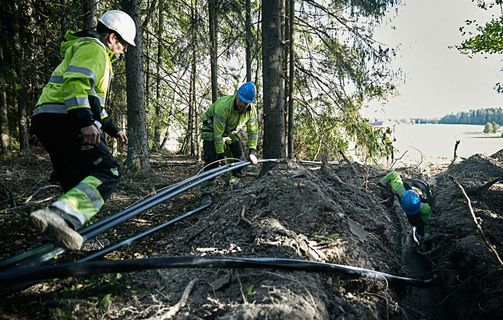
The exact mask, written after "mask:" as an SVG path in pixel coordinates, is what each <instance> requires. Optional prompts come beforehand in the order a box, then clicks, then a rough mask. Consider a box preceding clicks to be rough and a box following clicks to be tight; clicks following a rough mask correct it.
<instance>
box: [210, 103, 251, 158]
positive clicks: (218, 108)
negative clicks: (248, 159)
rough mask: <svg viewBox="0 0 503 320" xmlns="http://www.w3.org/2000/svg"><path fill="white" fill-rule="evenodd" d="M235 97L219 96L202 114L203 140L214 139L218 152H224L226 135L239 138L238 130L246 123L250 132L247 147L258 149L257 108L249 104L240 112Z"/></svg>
mask: <svg viewBox="0 0 503 320" xmlns="http://www.w3.org/2000/svg"><path fill="white" fill-rule="evenodd" d="M235 98H236V96H224V97H221V98H219V99H218V100H217V101H215V103H213V104H212V105H211V106H210V107H209V109H208V110H206V112H205V113H203V114H202V116H201V120H202V121H203V128H202V130H201V137H202V139H203V140H213V141H214V143H215V152H216V153H217V154H218V153H223V152H224V140H223V138H224V137H229V138H231V139H232V140H233V141H237V140H239V138H238V136H237V132H238V130H239V129H240V128H241V127H243V126H244V125H246V131H247V134H248V143H247V147H248V148H249V149H257V139H258V122H257V109H255V107H254V106H253V105H249V106H248V108H247V109H246V110H244V111H243V112H242V113H239V112H238V111H237V110H236V109H235V108H234V99H235Z"/></svg>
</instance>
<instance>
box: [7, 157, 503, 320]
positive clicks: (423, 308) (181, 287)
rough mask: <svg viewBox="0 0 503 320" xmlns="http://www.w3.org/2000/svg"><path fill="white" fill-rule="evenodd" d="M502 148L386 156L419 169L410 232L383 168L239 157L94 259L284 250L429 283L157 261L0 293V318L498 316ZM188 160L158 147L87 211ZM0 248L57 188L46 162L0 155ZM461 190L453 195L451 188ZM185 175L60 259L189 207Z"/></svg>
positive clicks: (26, 239)
mask: <svg viewBox="0 0 503 320" xmlns="http://www.w3.org/2000/svg"><path fill="white" fill-rule="evenodd" d="M502 161H503V155H501V154H495V155H493V156H492V157H485V156H480V155H474V156H472V157H470V158H468V159H460V160H459V161H458V162H456V163H453V164H451V165H449V166H447V167H443V168H438V167H429V168H425V169H418V168H416V167H404V168H399V169H397V171H399V172H400V174H401V175H402V176H404V177H408V178H419V179H422V180H424V181H426V182H428V183H429V184H430V186H431V190H432V193H433V198H434V199H433V201H432V208H433V212H434V214H433V217H432V227H433V237H432V240H431V247H429V248H428V249H425V248H420V247H418V246H417V245H416V244H415V243H414V242H413V241H412V240H411V233H410V225H409V224H408V222H407V220H406V218H405V216H404V214H403V213H402V211H401V209H400V207H399V205H398V202H397V201H396V200H395V199H394V198H393V196H392V195H391V194H389V193H388V192H387V191H386V190H383V189H381V188H378V187H377V185H376V183H377V181H378V179H379V178H381V177H382V176H383V175H384V174H385V173H386V171H384V170H383V169H379V168H374V167H370V166H362V165H360V164H357V163H347V162H341V163H339V164H333V165H325V166H306V165H300V164H298V163H296V162H282V163H279V164H276V165H275V166H274V167H273V168H272V169H271V170H270V171H269V172H268V173H267V174H266V175H263V176H258V175H256V174H255V173H256V170H255V171H254V169H255V168H251V169H250V170H249V171H248V172H247V174H246V175H245V178H244V179H242V181H240V182H239V184H238V185H236V186H234V187H232V188H230V187H226V186H225V185H224V184H223V183H222V181H221V179H217V182H218V184H217V187H216V188H215V193H214V197H213V198H214V203H213V205H212V206H211V207H209V208H208V209H206V210H205V211H203V212H201V213H199V214H197V215H195V216H193V217H191V218H190V219H188V220H184V221H183V222H180V223H178V224H176V225H175V226H173V227H171V228H169V229H166V230H163V231H161V232H158V233H156V234H155V235H153V236H150V237H148V238H146V239H143V240H141V241H137V242H134V243H132V244H130V245H129V246H128V247H127V248H125V249H122V250H119V251H116V252H113V253H110V254H108V255H107V256H106V258H107V259H113V260H120V259H142V258H147V257H157V256H219V255H222V256H234V257H270V258H272V257H275V258H294V259H303V260H310V261H318V262H327V263H335V264H339V265H347V266H353V267H361V268H366V269H371V270H376V271H380V272H385V273H388V274H391V275H398V276H403V277H410V278H417V279H430V278H434V281H435V285H434V286H432V287H429V288H416V287H407V286H397V285H394V284H392V283H388V282H387V281H385V280H383V279H369V278H363V277H362V278H358V277H346V276H344V275H341V274H329V273H316V272H307V271H284V270H275V269H222V268H220V269H219V268H213V269H211V268H210V269H184V268H179V269H164V270H150V271H142V272H133V273H123V274H102V275H94V276H90V277H85V278H66V279H57V280H50V281H46V282H42V283H39V284H36V285H34V286H32V287H30V288H28V289H26V290H24V291H22V292H18V293H15V294H12V295H10V296H7V297H2V300H1V303H0V319H409V320H414V319H442V320H443V319H501V315H502V314H503V298H502V297H503V264H502V262H501V258H500V257H501V256H502V255H503V184H500V183H494V184H492V185H490V186H489V185H486V187H483V186H484V184H486V183H487V182H489V181H493V180H496V179H498V178H500V179H501V178H503V162H502ZM201 167H202V165H201V164H200V163H197V162H195V161H191V160H187V159H176V158H174V157H173V156H163V155H160V154H157V155H154V156H152V171H151V172H149V173H145V174H132V173H126V174H125V175H124V176H123V179H122V181H121V183H120V184H119V187H118V189H117V191H116V192H115V193H114V194H113V196H112V197H111V199H110V200H109V201H108V202H107V203H106V205H105V206H104V208H103V209H102V211H101V212H100V213H99V215H98V216H96V217H95V219H94V221H97V220H99V219H101V218H103V217H106V216H108V215H110V214H112V213H114V212H117V211H120V210H121V209H123V208H125V207H127V206H129V205H131V204H133V203H134V202H136V201H138V200H140V199H142V198H144V197H146V196H148V195H150V194H153V193H154V192H155V191H156V190H159V189H161V188H163V187H165V186H168V185H172V184H174V183H176V182H178V181H182V180H184V179H186V178H189V177H191V176H193V175H194V174H196V173H197V172H198V171H199V170H200V169H201ZM0 168H1V170H0V184H1V186H2V187H3V188H2V189H3V190H1V191H0V200H2V202H0V234H1V236H0V243H1V244H0V248H1V249H0V259H5V258H8V257H11V256H13V255H16V254H19V253H22V252H24V251H26V250H28V249H30V248H33V247H36V246H38V245H40V244H41V243H44V242H47V241H48V240H47V239H46V238H45V236H40V235H37V234H35V233H34V231H33V230H32V229H31V227H30V225H29V219H28V217H29V213H30V212H31V211H33V210H35V209H37V208H40V207H43V206H46V205H48V204H49V203H50V202H51V200H53V199H54V197H56V196H57V195H58V194H59V193H60V192H61V189H60V188H59V187H58V186H56V185H51V184H50V183H49V182H48V179H49V174H50V171H51V166H50V162H49V161H48V158H47V157H46V156H45V154H44V153H43V152H41V151H40V150H35V151H34V153H33V154H32V155H31V156H29V157H15V158H14V159H12V160H2V161H0ZM464 192H466V195H465V194H464ZM199 202H200V191H199V190H198V189H197V188H195V189H194V190H192V189H191V190H189V191H188V192H186V193H183V194H182V195H179V196H177V197H175V198H174V199H172V200H169V201H167V202H164V203H161V204H159V205H157V206H155V207H153V208H152V209H149V210H148V211H146V212H145V213H143V214H141V215H139V216H137V217H135V218H133V219H131V220H128V221H127V222H125V223H123V224H122V225H120V226H118V227H116V228H115V229H113V230H112V231H109V232H107V233H105V234H102V235H100V236H98V237H97V238H95V239H93V240H90V241H88V243H85V245H84V247H83V249H82V250H81V251H80V252H74V253H65V254H64V255H62V256H61V257H60V258H58V259H57V261H56V262H53V263H62V262H71V261H74V260H76V259H78V258H81V257H84V256H86V255H89V254H90V253H91V252H93V251H95V250H97V249H99V248H102V247H104V246H107V245H109V244H112V243H115V242H117V241H118V240H120V239H124V238H127V237H128V236H132V235H134V234H137V233H139V232H141V231H144V230H146V229H148V228H152V227H154V226H156V225H158V224H160V223H162V222H164V221H166V220H168V219H172V218H174V217H177V216H179V215H181V214H183V213H184V212H186V211H188V210H190V209H192V208H195V207H197V206H198V205H199Z"/></svg>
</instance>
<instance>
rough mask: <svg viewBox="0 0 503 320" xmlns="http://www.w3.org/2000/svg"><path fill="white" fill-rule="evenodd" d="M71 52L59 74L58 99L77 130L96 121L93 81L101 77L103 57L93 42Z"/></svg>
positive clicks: (104, 65) (97, 45)
mask: <svg viewBox="0 0 503 320" xmlns="http://www.w3.org/2000/svg"><path fill="white" fill-rule="evenodd" d="M73 50H74V51H73V56H72V58H71V60H70V62H69V64H68V68H67V69H66V70H65V72H64V73H63V86H62V95H63V100H64V102H65V107H66V110H67V113H68V115H69V116H70V117H72V118H74V119H75V120H77V121H78V123H79V126H80V127H86V126H89V125H91V124H92V123H93V122H94V120H98V121H99V120H100V113H101V112H100V102H99V99H98V98H97V97H96V93H95V87H96V85H97V81H98V80H97V79H102V78H103V77H104V73H105V70H106V62H107V60H106V59H107V56H106V52H105V51H104V50H103V48H101V46H100V45H99V44H96V43H94V42H84V43H82V44H81V45H80V46H78V47H76V48H75V49H73ZM79 109H80V110H79ZM84 110H86V111H84Z"/></svg>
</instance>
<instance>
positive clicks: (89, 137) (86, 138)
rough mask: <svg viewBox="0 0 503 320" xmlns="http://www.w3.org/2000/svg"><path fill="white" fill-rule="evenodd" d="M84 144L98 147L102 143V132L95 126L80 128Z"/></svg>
mask: <svg viewBox="0 0 503 320" xmlns="http://www.w3.org/2000/svg"><path fill="white" fill-rule="evenodd" d="M80 135H81V137H82V144H90V145H93V146H95V145H97V144H98V143H100V131H99V130H98V128H96V127H95V126H94V125H90V126H88V127H83V128H80Z"/></svg>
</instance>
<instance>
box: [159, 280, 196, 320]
mask: <svg viewBox="0 0 503 320" xmlns="http://www.w3.org/2000/svg"><path fill="white" fill-rule="evenodd" d="M197 281H198V279H197V278H196V279H193V280H191V281H190V282H189V284H188V285H187V287H185V290H184V291H183V294H182V297H181V298H180V301H178V302H177V303H176V304H175V305H174V306H172V307H169V308H167V309H168V310H167V311H165V312H164V313H162V314H160V315H158V316H155V317H154V318H151V319H155V320H157V319H171V318H173V317H174V316H175V315H176V314H177V313H178V311H180V309H181V308H183V307H185V304H187V300H188V299H189V295H190V292H191V291H192V288H194V284H195V283H196V282H197Z"/></svg>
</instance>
